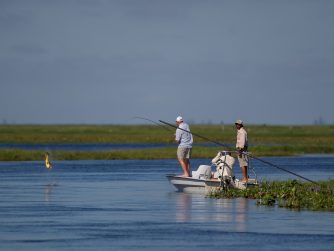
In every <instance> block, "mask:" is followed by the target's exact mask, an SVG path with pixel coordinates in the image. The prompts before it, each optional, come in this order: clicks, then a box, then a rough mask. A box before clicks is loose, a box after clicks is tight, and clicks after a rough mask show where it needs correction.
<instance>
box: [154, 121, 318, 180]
mask: <svg viewBox="0 0 334 251" xmlns="http://www.w3.org/2000/svg"><path fill="white" fill-rule="evenodd" d="M159 122H160V123H163V124H165V125H168V126H171V127H174V128H176V129H180V130H182V131H185V132H188V133H191V134H192V135H195V136H197V137H199V138H202V139H205V140H207V141H209V142H212V143H215V144H217V145H220V146H223V147H226V148H227V149H229V148H230V147H228V146H227V145H226V144H222V143H220V142H218V141H214V140H211V139H209V138H206V137H203V136H201V135H199V134H195V133H192V132H190V131H188V130H185V129H183V128H179V127H177V126H175V125H173V124H170V123H168V122H165V121H163V120H159ZM243 154H245V155H246V156H248V157H250V158H253V159H256V160H258V161H260V162H262V163H265V164H267V165H269V166H272V167H275V168H277V169H280V170H282V171H284V172H287V173H290V174H292V175H295V176H297V177H299V178H301V179H304V180H306V181H309V182H311V183H313V184H316V185H319V184H318V183H317V182H315V181H313V180H310V179H308V178H306V177H303V176H301V175H299V174H297V173H294V172H291V171H289V170H287V169H285V168H282V167H279V166H277V165H275V164H273V163H271V162H269V161H266V160H263V159H260V158H259V157H256V156H254V155H250V154H248V153H246V152H243Z"/></svg>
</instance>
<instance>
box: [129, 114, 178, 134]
mask: <svg viewBox="0 0 334 251" xmlns="http://www.w3.org/2000/svg"><path fill="white" fill-rule="evenodd" d="M133 118H134V119H142V120H146V121H149V122H151V123H153V124H156V125H157V126H160V127H162V128H163V129H165V130H167V131H169V132H171V131H172V130H171V129H170V128H169V127H167V126H164V125H162V124H159V123H157V122H155V121H154V120H151V119H148V118H144V117H138V116H136V117H133Z"/></svg>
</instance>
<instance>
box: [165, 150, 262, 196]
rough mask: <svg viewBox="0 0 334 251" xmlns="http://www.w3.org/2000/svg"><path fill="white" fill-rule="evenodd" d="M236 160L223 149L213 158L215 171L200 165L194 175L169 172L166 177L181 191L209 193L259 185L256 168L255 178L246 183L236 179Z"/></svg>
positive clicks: (207, 166)
mask: <svg viewBox="0 0 334 251" xmlns="http://www.w3.org/2000/svg"><path fill="white" fill-rule="evenodd" d="M234 162H235V161H234V158H233V157H232V156H231V155H230V153H229V152H226V151H223V152H219V153H218V154H217V156H216V157H215V158H214V159H212V166H216V171H215V172H213V171H212V169H211V167H212V166H209V165H200V166H199V167H198V169H197V170H196V171H193V172H192V177H185V176H182V175H175V174H167V175H166V177H167V179H168V180H169V182H170V183H171V184H172V185H173V186H174V187H175V188H176V189H177V190H178V191H179V192H191V193H192V192H200V193H209V192H210V191H212V190H216V189H229V188H236V189H246V188H247V187H253V186H256V185H258V182H257V179H256V174H255V171H254V169H252V170H253V172H254V174H255V178H249V179H248V181H247V182H246V183H245V182H241V181H239V180H238V179H236V178H235V177H234V173H233V165H234Z"/></svg>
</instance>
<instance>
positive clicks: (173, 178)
mask: <svg viewBox="0 0 334 251" xmlns="http://www.w3.org/2000/svg"><path fill="white" fill-rule="evenodd" d="M166 177H167V179H168V180H169V182H170V183H171V184H172V185H173V186H174V187H175V188H176V189H177V190H178V191H179V192H190V193H193V192H194V193H197V192H200V193H202V192H204V193H209V192H211V191H212V190H215V189H225V188H237V189H246V188H247V187H253V186H256V185H258V183H257V181H256V179H248V182H247V183H243V182H240V181H239V180H238V179H234V180H233V179H231V180H220V179H204V178H193V177H184V176H180V175H174V174H167V175H166Z"/></svg>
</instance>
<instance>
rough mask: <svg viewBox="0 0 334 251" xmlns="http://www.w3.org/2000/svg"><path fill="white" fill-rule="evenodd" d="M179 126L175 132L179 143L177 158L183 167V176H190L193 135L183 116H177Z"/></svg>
mask: <svg viewBox="0 0 334 251" xmlns="http://www.w3.org/2000/svg"><path fill="white" fill-rule="evenodd" d="M176 125H177V126H178V128H177V129H176V132H175V140H176V142H177V143H178V144H179V146H178V148H177V159H178V161H179V163H180V165H181V167H182V170H183V176H186V177H190V173H191V172H190V157H191V149H192V144H193V136H192V134H191V133H190V128H189V125H188V124H187V123H185V122H184V121H183V118H182V117H181V116H178V117H177V118H176Z"/></svg>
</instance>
